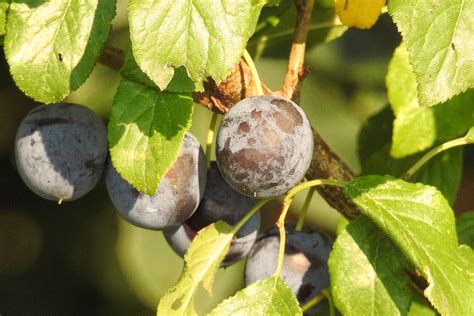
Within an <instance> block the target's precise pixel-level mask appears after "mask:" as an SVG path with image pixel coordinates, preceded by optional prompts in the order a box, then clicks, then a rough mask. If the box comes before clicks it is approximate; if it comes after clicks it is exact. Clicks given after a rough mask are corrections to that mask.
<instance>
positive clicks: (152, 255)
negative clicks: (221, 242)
mask: <svg viewBox="0 0 474 316" xmlns="http://www.w3.org/2000/svg"><path fill="white" fill-rule="evenodd" d="M117 255H118V258H119V263H120V266H121V268H122V270H123V272H124V275H125V278H126V280H127V282H128V284H129V285H130V287H131V288H132V290H133V291H134V293H135V295H137V297H138V298H139V299H140V300H141V301H142V302H143V303H144V304H145V305H147V306H148V307H150V308H152V309H155V308H156V307H157V306H158V302H159V299H160V297H161V296H163V295H164V294H165V292H166V291H167V290H168V289H170V288H171V287H173V286H174V285H175V283H176V281H177V280H178V278H179V275H180V273H181V269H182V267H183V260H182V259H181V258H180V257H178V255H176V254H175V253H174V252H173V250H172V249H171V248H170V247H169V246H168V244H167V243H166V240H165V239H164V237H163V234H162V233H161V232H159V231H152V230H146V229H141V228H138V227H135V226H133V225H130V224H128V223H127V222H125V220H123V219H119V233H118V240H117ZM243 269H244V264H243V261H241V262H239V263H237V264H235V265H233V266H231V267H229V268H227V269H225V270H224V269H219V271H218V272H217V275H216V278H215V282H214V287H213V294H214V296H213V297H212V298H208V297H207V295H206V294H205V292H204V291H203V290H202V289H200V290H199V292H198V294H197V297H196V300H195V301H196V304H197V306H196V308H197V311H198V312H201V313H202V312H205V311H208V310H210V309H211V308H212V307H214V306H215V305H217V304H218V303H219V302H221V301H222V300H223V299H225V298H227V297H229V296H231V295H233V294H234V293H235V292H236V291H238V290H239V289H240V288H241V287H242V285H243Z"/></svg>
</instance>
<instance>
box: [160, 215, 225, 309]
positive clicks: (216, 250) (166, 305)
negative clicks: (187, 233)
mask: <svg viewBox="0 0 474 316" xmlns="http://www.w3.org/2000/svg"><path fill="white" fill-rule="evenodd" d="M232 229H233V228H232V226H230V225H228V224H227V223H225V222H223V221H219V222H217V223H214V224H211V225H209V226H207V227H206V228H204V229H203V230H201V231H200V232H199V233H198V234H197V236H196V237H195V238H194V240H193V242H192V243H191V245H190V246H189V248H188V251H187V252H186V255H185V256H184V267H183V271H182V272H181V276H180V278H179V280H178V283H177V284H176V285H175V286H174V287H173V288H172V289H170V290H169V291H168V292H167V293H166V294H165V296H163V297H162V298H161V300H160V303H159V305H158V314H157V315H166V316H169V315H196V311H195V309H194V296H195V294H196V291H197V290H198V288H199V285H200V284H201V283H202V286H203V287H204V289H205V290H206V291H207V292H208V293H209V295H210V294H211V290H212V284H213V282H214V275H215V273H216V271H217V269H218V268H219V265H220V263H221V262H222V260H223V259H224V257H225V255H226V253H227V251H228V250H229V247H230V243H231V241H232V238H233V233H232Z"/></svg>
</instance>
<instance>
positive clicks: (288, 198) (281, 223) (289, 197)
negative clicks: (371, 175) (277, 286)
mask: <svg viewBox="0 0 474 316" xmlns="http://www.w3.org/2000/svg"><path fill="white" fill-rule="evenodd" d="M318 185H335V186H339V187H344V186H345V183H344V182H341V181H337V180H331V179H318V180H312V181H307V182H303V183H301V184H299V185H297V186H296V187H294V188H293V189H291V190H289V191H288V192H287V193H286V195H285V197H284V198H283V202H282V204H281V209H280V216H279V217H278V220H277V222H276V226H277V227H278V232H279V233H280V244H279V248H278V263H277V268H276V270H275V274H274V275H275V276H278V275H280V273H281V269H282V268H283V258H284V256H285V243H286V234H285V218H286V214H287V213H288V209H289V208H290V205H291V202H293V197H294V196H295V195H296V194H297V193H298V192H300V191H302V190H304V189H307V188H314V187H316V186H318Z"/></svg>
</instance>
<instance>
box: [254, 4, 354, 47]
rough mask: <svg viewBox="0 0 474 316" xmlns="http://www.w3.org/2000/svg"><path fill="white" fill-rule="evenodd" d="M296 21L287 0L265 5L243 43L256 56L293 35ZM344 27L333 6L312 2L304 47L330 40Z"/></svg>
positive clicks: (293, 11)
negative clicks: (251, 34)
mask: <svg viewBox="0 0 474 316" xmlns="http://www.w3.org/2000/svg"><path fill="white" fill-rule="evenodd" d="M295 23H296V8H295V5H294V2H293V1H291V0H284V1H282V2H281V3H280V5H279V6H277V7H265V8H263V10H262V14H261V16H260V22H259V23H258V25H257V31H256V32H255V34H254V35H253V36H252V38H251V39H250V40H249V43H248V45H247V47H248V48H249V49H251V50H252V51H254V52H255V54H256V55H257V56H259V55H261V54H262V52H263V51H264V50H265V49H267V48H269V47H271V46H272V45H275V44H278V43H281V42H282V41H285V40H289V39H291V38H292V36H293V32H294V27H295ZM346 30H347V27H346V26H344V25H342V24H341V23H340V21H339V19H338V18H337V15H336V13H335V12H334V8H333V7H329V8H328V7H320V6H318V5H316V6H315V8H314V10H313V14H312V15H311V23H310V25H309V29H308V40H307V43H306V45H307V47H311V46H313V45H316V44H320V43H326V42H329V41H332V40H334V39H336V38H338V37H340V36H342V35H343V34H344V32H345V31H346Z"/></svg>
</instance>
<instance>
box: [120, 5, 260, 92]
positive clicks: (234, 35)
mask: <svg viewBox="0 0 474 316" xmlns="http://www.w3.org/2000/svg"><path fill="white" fill-rule="evenodd" d="M265 2H266V1H264V0H213V1H205V0H186V1H184V0H182V1H171V0H130V5H129V20H130V35H131V39H132V47H133V55H134V56H135V58H136V60H137V63H138V65H139V66H140V68H141V69H142V70H143V71H144V72H145V73H146V74H147V75H148V76H149V77H150V78H151V79H152V80H153V81H154V82H155V83H156V84H157V85H158V86H159V87H160V88H161V89H165V88H166V87H167V86H168V84H169V82H170V81H171V78H172V77H173V74H174V68H173V67H176V68H177V67H180V66H185V67H186V69H187V70H188V73H189V76H190V77H191V78H192V79H193V80H194V81H197V82H202V80H203V79H205V78H206V77H208V76H210V77H212V78H213V79H214V80H215V81H216V82H217V83H219V82H220V81H221V80H223V79H224V78H225V77H226V76H227V75H228V73H229V72H230V70H231V69H232V68H233V67H234V66H235V64H236V63H237V62H238V61H239V59H240V56H241V55H242V51H243V49H244V48H245V45H246V44H247V40H248V39H249V37H250V36H251V35H252V33H253V32H254V30H255V25H256V24H257V19H258V16H259V14H260V10H261V8H262V6H263V5H264V4H265Z"/></svg>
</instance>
